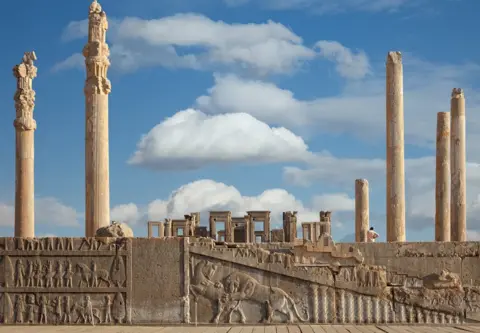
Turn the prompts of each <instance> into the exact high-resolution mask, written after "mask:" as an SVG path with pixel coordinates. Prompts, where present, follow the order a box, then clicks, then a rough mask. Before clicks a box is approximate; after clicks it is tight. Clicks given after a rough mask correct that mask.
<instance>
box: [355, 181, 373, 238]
mask: <svg viewBox="0 0 480 333" xmlns="http://www.w3.org/2000/svg"><path fill="white" fill-rule="evenodd" d="M369 224H370V208H369V197H368V180H366V179H357V180H355V242H359V243H360V242H361V243H365V242H366V241H367V232H368V228H369Z"/></svg>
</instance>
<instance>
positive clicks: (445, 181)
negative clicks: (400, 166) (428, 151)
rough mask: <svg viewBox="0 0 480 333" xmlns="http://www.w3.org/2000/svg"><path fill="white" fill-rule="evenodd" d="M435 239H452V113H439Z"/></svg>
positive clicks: (446, 240)
mask: <svg viewBox="0 0 480 333" xmlns="http://www.w3.org/2000/svg"><path fill="white" fill-rule="evenodd" d="M435 240H436V241H444V242H448V241H450V114H449V113H448V112H439V113H437V156H436V185H435Z"/></svg>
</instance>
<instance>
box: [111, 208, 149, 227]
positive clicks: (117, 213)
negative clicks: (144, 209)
mask: <svg viewBox="0 0 480 333" xmlns="http://www.w3.org/2000/svg"><path fill="white" fill-rule="evenodd" d="M142 215H143V214H142V213H141V212H140V211H139V209H138V207H137V205H135V204H134V203H128V204H124V205H117V206H115V207H113V208H112V209H111V210H110V219H111V220H112V221H117V222H125V223H128V224H130V225H135V224H137V223H138V222H139V221H140V219H141V218H142Z"/></svg>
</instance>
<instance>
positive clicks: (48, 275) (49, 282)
mask: <svg viewBox="0 0 480 333" xmlns="http://www.w3.org/2000/svg"><path fill="white" fill-rule="evenodd" d="M45 267H46V272H45V280H46V281H45V287H46V288H52V287H53V277H54V276H55V272H54V271H53V264H52V261H51V260H48V261H47V265H46V266H45Z"/></svg>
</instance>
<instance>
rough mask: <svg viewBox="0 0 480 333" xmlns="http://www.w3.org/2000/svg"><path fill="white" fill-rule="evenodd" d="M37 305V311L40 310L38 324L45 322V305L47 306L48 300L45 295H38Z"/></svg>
mask: <svg viewBox="0 0 480 333" xmlns="http://www.w3.org/2000/svg"><path fill="white" fill-rule="evenodd" d="M38 305H39V311H38V312H40V319H39V321H38V322H39V323H40V324H42V323H43V324H46V323H47V306H48V300H47V296H45V295H42V296H40V301H39V302H38Z"/></svg>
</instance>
